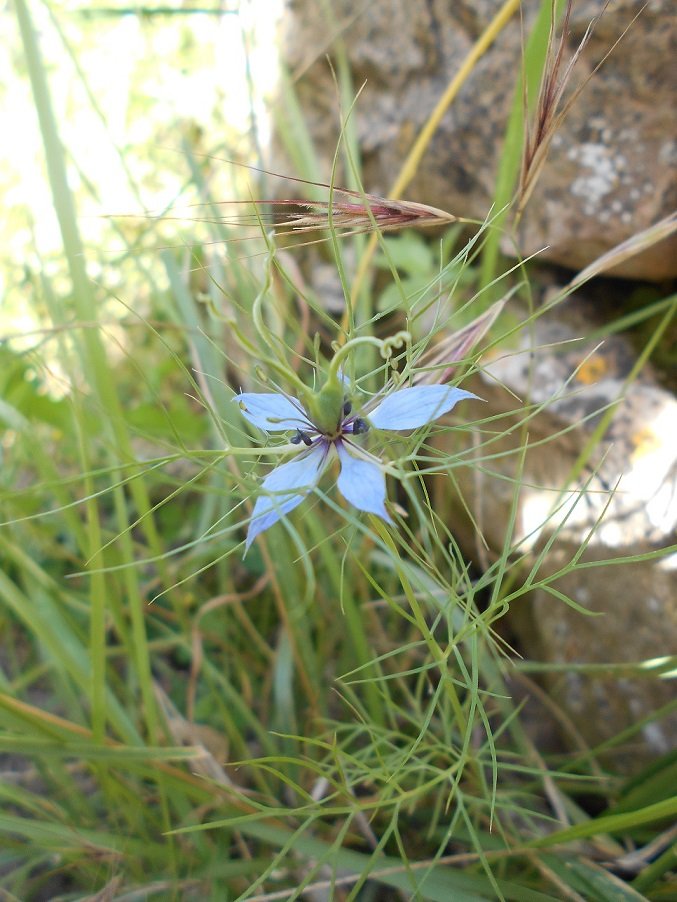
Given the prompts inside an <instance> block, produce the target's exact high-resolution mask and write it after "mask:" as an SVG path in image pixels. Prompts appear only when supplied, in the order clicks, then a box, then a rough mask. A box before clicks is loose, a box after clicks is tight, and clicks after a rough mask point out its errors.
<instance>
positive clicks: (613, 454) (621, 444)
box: [453, 299, 677, 753]
mask: <svg viewBox="0 0 677 902" xmlns="http://www.w3.org/2000/svg"><path fill="white" fill-rule="evenodd" d="M565 317H566V318H565ZM588 329H589V325H588ZM580 334H581V326H580V317H579V315H578V313H577V308H576V305H575V304H574V303H573V302H572V301H571V299H570V300H569V301H567V303H566V305H563V306H562V308H560V310H558V311H557V313H554V312H550V313H549V314H548V315H547V316H546V317H544V318H543V319H541V320H538V321H536V323H535V324H534V325H533V327H532V329H531V330H529V329H525V330H523V331H522V333H521V334H520V339H519V345H518V347H517V348H514V349H512V350H506V349H505V348H501V350H500V352H497V354H496V356H495V357H494V359H491V357H489V358H486V357H485V359H484V360H483V361H482V362H483V368H484V369H483V377H482V378H481V379H478V380H477V382H478V383H479V384H475V385H471V386H470V388H471V389H472V390H474V391H476V392H477V394H479V395H481V396H482V397H484V398H486V399H487V401H488V411H487V412H488V415H489V416H492V415H493V416H496V415H498V416H499V419H497V420H494V421H492V422H491V423H490V425H489V426H487V428H486V430H484V431H483V432H482V433H481V434H480V441H479V446H478V448H477V451H476V453H477V456H478V458H479V459H480V460H481V461H482V463H481V466H480V467H478V468H473V467H467V468H460V469H455V470H454V477H455V478H456V479H457V481H458V483H459V488H460V491H461V493H462V495H463V498H464V501H465V503H466V504H467V505H468V508H469V509H470V511H471V512H472V516H473V518H474V523H473V522H471V521H470V520H469V519H467V518H466V519H465V520H464V519H463V513H462V507H461V506H459V510H458V511H457V512H455V514H454V521H453V522H454V531H455V532H456V533H457V535H458V538H459V540H460V542H461V544H462V546H463V547H464V548H465V550H466V552H467V553H469V554H470V555H471V556H473V557H474V558H475V561H476V562H478V563H480V564H481V563H482V562H483V558H486V557H488V558H489V559H491V558H495V557H496V556H497V555H499V554H500V553H501V551H502V549H503V546H504V542H505V538H506V531H507V529H508V524H509V523H510V520H511V511H512V510H513V506H514V505H515V503H516V516H515V526H514V533H513V534H512V536H511V537H510V541H511V543H512V545H513V546H516V552H517V553H519V552H523V553H525V555H526V558H525V568H526V569H525V570H524V572H525V573H526V572H527V571H528V569H529V568H530V567H531V566H532V565H533V564H534V562H535V561H536V560H537V557H538V555H539V553H540V552H541V551H543V550H544V549H546V548H547V543H548V542H549V541H550V540H551V538H552V537H553V535H556V538H555V541H554V542H553V544H552V547H550V548H547V553H545V555H544V557H543V560H542V562H541V564H540V565H539V567H538V571H537V576H536V577H535V578H534V580H533V582H532V583H531V585H532V586H533V589H532V590H531V591H530V593H529V596H528V600H527V598H526V597H525V596H522V597H520V599H518V600H517V601H516V602H515V605H514V609H515V610H514V615H515V619H514V621H513V623H514V624H515V626H516V631H517V633H518V635H519V637H520V642H521V643H522V649H523V651H524V652H525V653H526V656H527V658H528V659H536V660H540V661H544V662H547V663H549V664H564V663H567V664H574V665H586V664H590V665H599V664H610V665H614V664H616V665H623V664H628V665H634V664H636V663H639V662H642V661H647V660H650V659H651V660H652V659H657V658H660V657H661V656H665V655H671V654H673V655H674V654H675V653H677V553H675V552H674V551H673V553H672V554H669V553H668V552H666V553H665V554H664V555H660V554H659V555H657V556H656V557H655V558H652V559H644V560H642V561H640V562H635V563H622V561H621V559H623V558H625V557H627V556H629V555H638V554H644V555H646V554H648V553H651V552H660V551H661V549H667V548H669V546H671V545H674V543H675V539H676V531H677V442H676V441H675V437H676V436H677V400H675V398H674V397H673V396H672V395H671V394H670V393H669V392H668V391H665V390H664V389H663V388H661V387H660V386H658V385H657V384H656V383H655V382H654V381H653V379H652V377H651V374H650V373H645V374H644V375H643V376H642V378H641V379H640V380H639V381H635V382H632V383H631V384H630V385H629V386H627V387H626V385H625V383H626V378H627V376H628V374H629V373H630V370H631V368H632V365H633V362H634V356H633V352H632V349H631V347H630V345H629V344H628V342H627V341H626V340H625V339H624V338H622V337H618V336H615V337H611V338H609V339H607V340H606V341H605V342H604V343H603V344H602V345H598V344H596V343H594V342H590V341H579V340H578V338H577V336H579V335H580ZM511 393H513V394H511ZM515 396H517V398H519V399H520V401H517V400H516V399H515ZM539 408H540V409H539ZM609 410H612V411H613V416H612V418H611V420H610V422H609V423H608V425H607V428H606V430H605V432H604V435H603V437H602V439H601V441H600V442H599V443H597V444H595V449H594V456H593V457H591V458H590V459H589V460H587V461H586V462H585V465H584V467H583V468H582V469H581V470H580V471H579V475H577V476H576V464H577V462H578V461H579V460H580V458H581V455H582V454H583V455H584V449H585V448H586V443H588V441H589V439H590V437H591V435H592V433H593V432H594V430H595V429H596V428H597V426H598V425H599V423H600V418H601V417H604V416H605V415H606V413H607V411H609ZM520 424H523V425H520ZM492 434H495V435H496V436H497V438H496V439H491V440H490V441H487V438H490V436H491V435H492ZM456 435H457V433H456ZM525 442H526V444H527V446H528V450H527V451H526V453H525V454H522V450H521V449H522V448H523V447H524V444H525ZM496 455H497V456H496ZM516 483H519V486H520V487H519V491H518V492H517V499H516V502H515V494H516V490H515V485H516ZM563 486H566V487H567V488H566V490H565V491H563V490H562V487H563ZM474 524H477V526H478V527H479V530H480V532H481V534H482V536H483V539H484V540H485V541H486V543H487V546H488V551H487V550H486V548H483V546H482V544H481V542H480V540H479V536H478V532H477V528H476V527H475V525H474ZM582 549H583V550H582ZM581 550H582V553H581ZM577 554H580V555H581V556H580V563H579V566H577V567H574V568H573V569H571V570H569V569H568V567H567V565H568V563H569V562H571V561H572V560H573V559H574V556H575V555H577ZM607 561H610V562H611V563H601V562H607ZM614 561H616V563H614ZM486 562H487V561H486V560H485V561H484V563H486ZM550 587H552V588H554V589H555V590H556V591H557V592H560V593H563V595H565V596H566V597H567V598H568V599H571V601H572V602H574V604H575V605H578V606H579V607H580V608H584V609H587V610H590V611H591V612H594V613H595V614H601V615H602V616H590V617H589V616H586V615H585V613H581V611H580V610H575V608H573V607H570V606H569V605H567V603H566V602H565V601H563V600H562V599H561V598H558V597H556V596H555V595H553V594H552V593H551V592H549V588H550ZM619 669H620V671H621V672H620V673H619V672H617V671H614V670H612V671H611V672H609V673H600V672H599V671H598V670H597V669H595V668H591V670H590V672H589V673H586V672H585V669H584V668H583V669H576V668H573V669H571V670H569V671H568V672H567V673H566V674H565V675H563V676H561V677H557V676H555V677H552V678H551V680H550V683H551V689H552V692H553V694H554V696H555V697H556V699H557V700H558V701H559V702H560V703H561V704H562V706H563V707H564V708H565V710H566V711H567V712H568V714H569V716H570V717H571V718H572V719H573V721H574V723H575V726H576V727H577V728H578V730H579V732H580V733H581V734H582V735H583V737H584V738H585V739H586V740H587V741H588V742H589V743H591V744H593V745H594V744H597V743H599V742H601V741H604V740H606V739H610V738H611V737H613V736H615V735H617V734H618V733H619V732H620V731H622V730H624V729H626V728H628V727H629V726H631V725H633V724H635V723H637V721H638V720H639V719H640V718H641V717H642V716H644V715H648V714H650V712H651V711H654V710H657V709H658V708H660V707H661V706H662V705H664V704H667V703H668V702H669V701H670V700H671V699H673V698H674V688H671V684H670V681H669V680H661V679H659V678H658V677H657V676H656V675H655V674H654V675H653V676H652V670H651V668H647V669H646V670H644V671H642V670H641V669H640V668H637V669H634V670H633V668H632V667H628V668H627V669H626V668H623V667H621V668H619ZM676 737H677V715H673V716H672V718H671V719H667V720H663V721H658V722H657V723H655V724H652V725H651V726H648V727H646V728H643V729H642V731H641V733H640V735H639V737H637V743H638V748H639V750H641V749H643V750H644V752H647V751H648V752H651V753H660V752H664V751H666V750H667V748H669V747H670V744H671V743H674V741H675V738H676Z"/></svg>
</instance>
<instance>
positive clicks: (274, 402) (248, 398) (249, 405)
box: [233, 392, 311, 432]
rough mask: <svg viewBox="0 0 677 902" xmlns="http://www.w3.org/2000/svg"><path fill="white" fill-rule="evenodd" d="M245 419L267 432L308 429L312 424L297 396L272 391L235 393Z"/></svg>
mask: <svg viewBox="0 0 677 902" xmlns="http://www.w3.org/2000/svg"><path fill="white" fill-rule="evenodd" d="M233 401H237V403H238V404H239V406H240V412H241V413H242V416H243V417H245V419H247V420H249V422H250V423H253V424H254V426H258V427H259V429H265V430H266V432H285V431H287V430H289V429H307V428H308V427H309V426H310V425H311V424H310V423H309V421H308V417H307V415H306V412H305V410H304V409H303V407H302V405H301V403H300V402H299V401H297V400H296V399H295V398H287V397H285V396H284V395H281V394H279V393H277V392H276V393H272V392H268V393H265V392H244V393H241V394H239V395H235V397H234V398H233Z"/></svg>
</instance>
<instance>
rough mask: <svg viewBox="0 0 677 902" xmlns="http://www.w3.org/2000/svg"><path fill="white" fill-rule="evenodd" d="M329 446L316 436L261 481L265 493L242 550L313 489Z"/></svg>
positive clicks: (247, 547) (250, 523) (257, 505)
mask: <svg viewBox="0 0 677 902" xmlns="http://www.w3.org/2000/svg"><path fill="white" fill-rule="evenodd" d="M328 451H329V446H328V445H327V443H326V442H325V441H323V440H322V439H320V440H319V441H316V442H315V443H314V445H313V447H312V448H311V449H310V451H308V452H307V453H304V454H301V455H300V456H299V457H296V458H294V460H290V461H289V462H288V463H286V464H281V465H280V466H279V467H275V469H274V470H273V471H272V472H271V473H269V474H268V475H267V476H266V478H265V479H264V480H263V482H262V483H261V488H262V489H263V490H264V491H265V492H266V493H267V494H265V495H259V497H258V498H257V499H256V504H255V505H254V510H253V511H252V518H251V520H250V521H249V530H248V531H247V542H246V544H245V553H246V552H247V551H248V550H249V546H250V545H251V543H252V542H253V541H254V539H255V538H256V537H257V536H258V535H260V533H262V532H263V531H264V530H266V529H268V528H269V527H270V526H272V525H273V523H277V521H278V520H279V519H280V518H281V517H283V516H284V515H285V514H288V513H289V511H291V510H293V509H294V508H295V507H297V506H298V505H299V504H300V503H301V502H302V501H303V499H304V498H305V497H306V495H307V494H308V492H310V490H311V489H312V488H313V486H314V485H315V483H316V482H317V480H318V479H319V478H320V474H321V473H322V470H323V469H324V466H325V464H326V462H327V453H328Z"/></svg>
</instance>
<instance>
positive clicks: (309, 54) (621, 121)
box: [283, 0, 677, 280]
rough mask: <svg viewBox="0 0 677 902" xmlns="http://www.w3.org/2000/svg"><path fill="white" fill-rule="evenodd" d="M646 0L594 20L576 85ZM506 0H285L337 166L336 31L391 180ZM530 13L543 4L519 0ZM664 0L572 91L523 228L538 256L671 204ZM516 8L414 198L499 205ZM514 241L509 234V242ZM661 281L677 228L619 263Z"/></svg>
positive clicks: (369, 138) (587, 254) (582, 12)
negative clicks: (327, 0) (331, 58)
mask: <svg viewBox="0 0 677 902" xmlns="http://www.w3.org/2000/svg"><path fill="white" fill-rule="evenodd" d="M641 5H642V3H641V0H624V2H617V3H614V4H613V6H612V8H611V9H608V10H607V11H606V12H605V14H604V16H603V17H602V18H601V20H600V21H599V22H598V24H597V26H596V28H595V31H594V34H593V36H592V39H591V40H590V43H589V44H588V45H587V47H586V49H585V50H584V52H583V55H582V56H581V58H580V59H579V61H578V63H577V65H576V68H575V70H574V76H573V80H572V82H571V84H572V85H573V86H575V85H577V84H580V83H581V82H582V81H584V80H585V79H586V77H587V76H588V75H589V74H590V73H591V71H592V69H593V68H594V66H595V65H596V64H597V63H598V62H599V61H600V60H601V59H602V57H603V56H604V55H605V53H606V52H607V51H608V50H609V49H610V48H611V46H612V45H613V43H614V41H615V40H616V38H617V37H618V36H619V35H620V33H621V32H622V31H623V29H624V28H625V27H626V26H627V25H628V24H629V23H630V21H631V20H632V18H633V16H634V15H635V14H636V13H637V12H638V11H639V9H640V7H641ZM499 6H500V3H499V2H498V0H483V2H472V3H470V2H468V0H459V2H457V3H453V4H449V3H447V2H443V0H371V2H370V3H365V4H361V5H360V6H359V8H358V9H357V10H356V7H355V4H354V3H353V2H352V0H336V2H334V3H332V4H331V9H332V14H333V17H334V18H333V20H332V22H328V21H327V19H326V18H325V17H324V16H323V12H322V10H323V5H322V4H318V3H315V2H313V0H287V5H286V15H285V20H284V21H285V39H284V42H283V55H284V57H285V59H286V62H287V64H288V66H289V67H290V69H291V71H292V74H295V73H300V74H299V77H298V79H297V81H296V88H297V91H298V94H299V99H300V102H301V106H302V108H303V111H304V114H305V115H306V117H307V120H308V123H309V127H310V130H311V133H312V135H313V137H314V139H315V142H316V145H317V147H318V148H319V150H320V152H321V154H322V156H323V158H324V170H325V172H327V173H328V172H329V171H330V169H331V158H332V156H333V153H334V150H335V147H336V143H337V140H338V131H339V129H338V114H337V103H336V89H335V86H334V84H333V81H332V75H331V72H330V69H329V66H328V65H327V63H326V60H325V59H324V55H325V53H327V52H329V53H331V47H332V43H333V41H332V36H334V35H340V36H341V38H342V40H343V44H344V47H345V52H346V54H347V57H348V60H349V62H350V66H351V69H352V72H353V79H354V84H355V86H356V88H357V87H359V86H360V85H361V84H362V83H363V82H364V81H365V80H366V86H365V88H364V90H363V92H362V93H361V95H360V98H359V100H358V102H357V105H356V108H355V110H354V112H353V116H354V118H355V122H356V124H357V131H358V134H359V142H360V146H361V151H362V154H363V169H364V183H365V187H366V189H367V190H369V191H372V192H374V193H379V194H384V193H387V192H388V189H389V186H390V185H391V184H392V183H393V181H394V179H395V177H396V175H397V173H398V172H399V169H400V167H401V164H402V161H403V160H404V158H405V156H406V154H407V152H408V151H409V149H410V148H411V145H412V143H413V141H414V140H415V138H416V136H417V135H418V134H419V132H420V129H421V127H422V126H423V124H424V123H425V122H426V120H427V118H428V116H429V115H430V113H431V112H432V110H433V108H434V106H435V104H436V103H437V101H438V100H439V98H440V96H441V95H442V93H443V92H444V90H445V88H446V86H447V84H448V83H449V81H450V80H451V78H452V77H453V76H454V74H455V73H456V72H457V71H458V69H459V66H460V64H461V62H462V61H463V59H464V58H465V56H466V54H467V52H468V51H469V49H470V48H471V47H472V45H473V43H474V42H475V40H476V39H477V38H478V36H479V35H480V34H481V33H482V31H483V30H484V28H485V27H486V26H487V24H488V23H489V22H490V20H491V18H492V16H493V15H495V13H496V11H497V10H498V8H499ZM525 7H526V12H525V16H526V23H527V27H529V26H530V24H531V21H532V20H533V13H534V11H535V8H536V4H535V3H531V4H525ZM598 12H599V3H597V2H592V0H586V2H581V3H576V4H574V10H573V13H572V18H571V29H570V35H569V38H568V41H567V47H568V49H569V51H570V52H573V51H574V50H575V48H576V47H577V46H578V44H579V43H580V40H581V38H582V36H583V34H584V33H585V30H586V28H587V26H588V23H589V22H590V20H591V19H592V18H593V16H594V15H595V14H597V13H598ZM676 33H677V24H676V18H675V16H674V9H673V7H672V4H671V3H670V2H669V0H655V2H653V3H651V4H650V5H649V6H647V7H646V8H645V9H644V10H643V11H642V13H641V15H640V16H639V18H638V19H637V21H636V22H635V23H634V24H632V26H631V27H630V29H629V31H628V33H627V34H626V35H625V36H624V37H623V39H622V41H621V43H620V44H619V45H618V46H617V47H616V48H615V49H614V51H613V53H612V54H611V56H610V58H609V59H608V60H607V61H606V62H605V63H604V65H603V66H602V68H601V69H600V71H599V72H598V73H597V74H595V75H594V77H593V79H592V80H591V81H590V83H589V84H588V85H587V86H586V87H585V89H584V91H583V93H582V94H581V96H580V97H579V98H578V100H577V101H576V103H575V105H574V107H573V109H572V110H571V113H570V115H569V116H568V117H567V119H566V120H565V122H564V125H563V126H562V128H561V130H560V132H559V133H558V135H557V136H556V138H555V140H554V142H553V145H552V148H551V151H550V155H549V157H548V161H547V163H546V167H545V169H544V171H543V173H542V175H541V178H540V180H539V183H538V185H537V187H536V190H535V191H534V194H533V196H532V198H531V201H530V203H529V205H528V208H527V214H526V216H525V218H524V220H523V222H522V225H521V228H520V236H519V238H520V251H521V253H522V254H523V255H529V254H532V253H534V252H536V251H538V250H541V249H542V248H544V247H546V246H547V247H548V250H547V251H545V252H544V255H543V256H544V259H549V260H551V261H553V262H556V263H558V264H562V265H565V266H568V267H571V268H575V269H578V268H581V267H583V266H585V265H587V264H588V263H590V262H591V261H592V260H593V259H595V258H596V257H597V256H599V255H600V254H601V253H603V252H605V251H607V250H609V249H610V248H611V247H613V246H615V245H617V244H619V243H620V242H621V241H624V240H626V239H627V238H629V237H630V236H631V235H632V234H634V233H636V232H638V231H640V230H641V229H643V228H646V227H647V226H649V225H651V224H652V223H654V222H656V221H657V220H659V219H660V218H662V217H663V216H665V215H666V213H668V212H669V211H670V210H672V209H674V208H675V206H677V203H676V201H677V134H675V129H674V121H673V117H671V116H670V115H669V112H668V111H669V110H671V109H672V108H673V104H674V89H675V79H674V62H673V61H674V56H675V49H674V44H675V40H676ZM520 40H521V39H520V24H519V16H516V17H515V19H514V21H513V22H511V23H510V25H509V26H508V27H507V28H506V29H505V30H504V31H503V32H502V33H501V34H500V35H499V37H498V39H497V40H496V42H495V43H494V45H493V46H492V47H491V49H490V50H489V52H488V53H486V54H485V56H483V57H482V59H481V60H480V62H479V63H478V64H477V66H476V67H475V69H474V71H473V73H472V75H471V77H470V78H469V80H468V81H467V82H466V84H465V85H464V86H463V89H462V90H461V92H460V94H459V95H458V97H457V98H456V100H455V102H454V103H453V105H452V107H451V108H450V109H449V111H448V112H447V113H446V115H445V117H444V119H443V121H442V123H441V125H440V127H439V129H438V131H437V133H436V135H435V137H434V139H433V141H432V143H431V145H430V146H429V148H428V150H427V152H426V154H425V156H424V158H423V160H422V163H421V166H420V168H419V172H418V175H417V177H416V179H415V180H414V182H413V183H412V184H411V185H410V186H409V188H408V189H407V197H408V198H409V199H411V200H416V201H421V202H423V203H429V204H432V205H434V206H437V207H442V208H444V209H446V210H448V211H449V212H451V213H454V214H456V215H460V216H469V217H475V218H483V217H484V216H486V215H487V213H488V212H489V209H490V207H491V204H492V198H493V190H494V184H495V177H496V169H497V165H498V161H499V159H500V155H501V142H502V138H503V134H504V131H505V126H506V121H507V116H508V112H509V109H510V106H511V103H512V98H513V95H514V90H515V80H516V77H517V72H518V70H519V66H520V54H521V44H520ZM512 249H514V247H513V246H511V247H510V248H508V246H507V245H506V250H512ZM615 274H616V275H623V276H626V277H631V278H642V279H654V280H660V279H663V278H666V277H669V276H674V275H675V274H677V239H676V240H672V239H668V240H666V241H664V242H663V243H662V244H660V245H657V246H654V247H653V248H651V249H649V250H648V251H646V252H644V253H642V254H641V255H638V256H636V257H633V258H632V259H630V260H628V261H626V262H625V263H624V264H623V265H622V267H620V268H619V269H618V270H617V271H616V272H615Z"/></svg>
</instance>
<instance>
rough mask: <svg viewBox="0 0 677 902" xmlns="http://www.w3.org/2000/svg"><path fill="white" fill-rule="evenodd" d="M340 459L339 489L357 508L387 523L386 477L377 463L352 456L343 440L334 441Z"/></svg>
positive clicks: (390, 521) (388, 516)
mask: <svg viewBox="0 0 677 902" xmlns="http://www.w3.org/2000/svg"><path fill="white" fill-rule="evenodd" d="M336 450H337V452H338V456H339V460H340V461H341V472H340V474H339V478H338V482H337V483H336V484H337V485H338V487H339V491H340V492H341V494H342V495H343V497H344V498H345V499H346V501H349V502H350V504H352V505H353V506H354V507H356V508H357V509H358V510H361V511H367V513H370V514H377V515H378V516H379V517H382V518H383V519H384V520H386V521H387V522H388V523H392V522H393V521H392V517H391V516H390V514H389V513H388V511H387V510H386V508H385V499H386V478H385V475H384V473H383V470H382V469H381V468H380V467H379V466H378V464H375V463H370V462H369V461H368V460H362V458H359V457H354V456H353V455H352V454H350V452H349V451H348V450H347V448H346V447H345V445H344V443H343V442H336Z"/></svg>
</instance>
